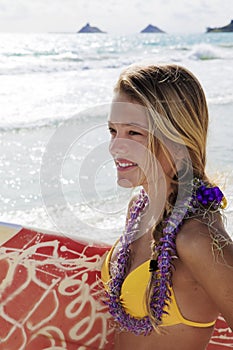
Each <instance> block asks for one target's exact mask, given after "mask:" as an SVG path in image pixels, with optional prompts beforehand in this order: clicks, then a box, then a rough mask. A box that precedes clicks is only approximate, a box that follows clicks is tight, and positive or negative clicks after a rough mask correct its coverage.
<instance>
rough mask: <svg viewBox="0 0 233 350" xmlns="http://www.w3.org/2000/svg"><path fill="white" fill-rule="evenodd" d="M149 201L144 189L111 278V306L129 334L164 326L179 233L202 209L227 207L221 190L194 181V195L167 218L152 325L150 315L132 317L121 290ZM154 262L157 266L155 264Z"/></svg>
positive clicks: (153, 267) (155, 275) (155, 269)
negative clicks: (131, 251)
mask: <svg viewBox="0 0 233 350" xmlns="http://www.w3.org/2000/svg"><path fill="white" fill-rule="evenodd" d="M148 203H149V199H148V196H147V194H146V193H145V191H144V190H141V192H140V194H139V197H138V200H137V201H136V202H135V203H134V205H133V206H132V207H131V208H130V218H129V220H128V222H127V226H126V231H125V232H124V234H123V235H122V236H121V238H120V243H121V246H120V248H119V251H118V254H117V262H116V265H117V266H116V268H115V269H114V276H113V277H112V278H111V280H110V282H109V284H108V288H109V291H108V292H106V293H107V301H106V303H107V305H108V307H109V312H110V314H111V315H112V316H113V318H114V320H115V321H116V322H117V323H118V324H119V326H120V329H121V330H124V331H129V332H132V333H134V334H135V335H140V334H143V335H148V334H150V333H151V332H152V330H153V329H154V326H155V327H157V326H159V325H160V324H161V323H162V316H163V314H165V313H166V311H164V308H165V306H166V305H167V303H168V302H169V301H170V287H171V286H172V272H173V259H174V258H177V252H176V243H175V241H176V234H177V233H178V231H179V230H180V227H181V226H182V223H183V221H184V219H185V218H187V217H188V216H190V214H191V213H192V214H193V213H196V212H198V211H199V210H201V209H207V208H210V207H211V208H213V209H214V210H217V209H218V208H220V207H223V204H224V196H223V193H222V192H221V191H220V189H219V188H218V187H210V186H209V185H206V184H205V183H204V181H203V180H200V179H197V178H194V180H193V183H192V193H191V194H190V195H189V196H187V198H185V199H184V200H183V201H180V203H176V205H175V208H174V209H173V212H172V214H171V215H170V216H169V217H168V218H166V219H165V221H164V229H163V235H162V237H161V239H160V241H159V244H158V246H157V247H156V252H157V254H158V259H157V261H156V262H155V261H154V260H152V261H151V262H152V264H151V269H150V271H151V272H152V273H153V281H154V283H153V293H152V295H153V296H152V298H151V300H150V308H151V310H152V313H153V315H154V318H155V320H156V322H155V324H154V326H153V325H152V322H151V319H150V318H149V316H145V317H143V318H136V317H133V316H131V315H129V314H128V313H127V312H126V311H125V310H124V308H123V306H122V305H121V302H120V295H121V287H122V284H123V282H124V279H125V276H126V273H127V266H128V264H129V259H130V248H129V247H130V244H131V243H132V241H133V239H134V238H135V235H136V234H137V232H138V224H139V221H140V216H141V214H142V212H143V211H144V209H145V207H146V206H147V205H148ZM153 263H154V264H153Z"/></svg>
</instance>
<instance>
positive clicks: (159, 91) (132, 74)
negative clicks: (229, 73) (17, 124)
mask: <svg viewBox="0 0 233 350" xmlns="http://www.w3.org/2000/svg"><path fill="white" fill-rule="evenodd" d="M114 91H115V92H116V93H121V94H124V95H125V96H126V97H127V98H128V99H129V100H130V101H132V102H136V103H138V104H140V105H142V106H144V107H145V109H146V110H147V111H148V121H149V139H148V148H149V150H150V151H151V152H152V153H153V154H155V155H157V154H158V152H159V151H162V152H163V154H164V155H165V157H166V159H167V161H168V162H169V163H170V164H171V166H173V168H174V164H173V163H172V160H171V157H170V155H169V152H168V150H167V149H166V146H165V145H164V143H163V142H162V140H161V139H160V138H157V137H155V136H154V135H155V134H158V132H159V133H160V134H161V135H163V136H164V137H165V138H166V139H167V140H170V141H171V142H172V143H173V144H174V145H176V146H179V145H180V144H184V145H185V147H186V149H187V150H188V154H189V157H190V160H191V162H190V164H189V165H188V164H181V167H185V166H186V167H187V166H188V167H191V168H192V172H193V176H196V177H198V178H200V179H203V180H205V181H208V179H207V176H206V173H205V166H206V142H207V129H208V108H207V103H206V98H205V94H204V91H203V89H202V87H201V85H200V83H199V81H198V80H197V78H196V77H195V76H194V75H193V74H192V73H191V72H190V71H189V70H187V69H186V68H184V67H181V66H178V65H175V64H168V65H149V66H130V67H128V68H127V69H126V70H124V71H123V72H122V74H121V75H120V77H119V80H118V82H117V84H116V86H115V90H114ZM174 130H175V131H176V132H175V133H174ZM177 170H178V169H177V168H174V171H175V172H176V171H177ZM186 171H187V169H186ZM188 171H189V169H188ZM171 180H172V181H173V183H175V181H176V180H177V178H176V179H175V177H174V178H173V179H171ZM174 201H175V195H174V194H173V196H172V197H171V198H170V202H171V203H169V204H170V207H172V206H173V205H174ZM167 214H168V209H166V208H165V211H164V216H166V215H167ZM161 235H162V229H161V222H160V223H159V224H157V225H156V226H155V227H154V230H153V243H152V259H156V256H154V254H155V249H154V247H155V246H156V244H157V243H158V240H159V238H160V237H161ZM152 278H153V277H152ZM152 284H153V283H152V281H151V282H150V284H149V286H148V294H147V308H148V313H149V316H150V317H151V319H152V321H153V314H152V312H151V310H150V300H149V298H150V297H151V293H152Z"/></svg>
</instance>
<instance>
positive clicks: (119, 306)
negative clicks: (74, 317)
mask: <svg viewBox="0 0 233 350" xmlns="http://www.w3.org/2000/svg"><path fill="white" fill-rule="evenodd" d="M207 129H208V110H207V104H206V99H205V95H204V92H203V90H202V87H201V86H200V83H199V82H198V81H197V79H196V78H195V77H194V76H193V74H192V73H191V72H189V71H188V70H187V69H185V68H183V67H180V66H177V65H157V66H154V65H150V66H145V67H144V66H131V67H129V68H127V69H126V70H125V71H124V72H123V73H122V74H121V75H120V77H119V80H118V82H117V84H116V87H115V90H114V98H113V103H112V107H111V113H110V117H109V130H110V133H111V142H110V152H111V154H112V156H113V158H114V161H115V164H116V168H117V176H118V184H119V185H121V186H124V187H137V186H141V191H140V193H139V195H138V196H136V197H135V198H133V199H132V200H131V201H130V203H129V210H128V215H127V220H126V228H125V232H124V234H123V235H122V237H121V238H120V239H119V241H118V242H117V243H116V245H115V246H114V247H113V248H112V249H111V251H110V252H109V254H108V256H107V258H106V260H105V263H104V265H103V268H102V280H103V282H104V284H105V287H106V291H107V292H106V293H107V304H108V306H109V311H110V313H111V315H112V316H113V318H114V320H115V324H116V327H117V331H116V336H115V347H114V349H115V350H128V349H134V350H204V349H205V348H206V346H207V344H208V342H209V339H210V337H211V334H212V331H213V327H214V323H215V321H216V319H217V317H218V315H219V313H221V314H222V315H223V317H224V318H225V319H226V321H227V323H228V324H229V326H230V327H231V328H233V293H232V290H233V245H232V241H231V239H230V237H229V236H228V234H227V233H226V231H225V229H224V226H223V222H222V216H221V209H222V208H224V207H225V205H226V200H225V197H224V195H223V193H222V192H221V190H220V189H219V188H218V187H217V186H216V185H214V184H213V183H212V182H211V181H210V180H209V179H208V177H207V175H206V171H205V165H206V139H207Z"/></svg>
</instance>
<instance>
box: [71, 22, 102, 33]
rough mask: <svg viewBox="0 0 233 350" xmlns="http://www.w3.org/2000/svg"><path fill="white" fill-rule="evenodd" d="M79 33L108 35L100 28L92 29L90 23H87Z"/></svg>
mask: <svg viewBox="0 0 233 350" xmlns="http://www.w3.org/2000/svg"><path fill="white" fill-rule="evenodd" d="M78 33H106V32H103V31H102V30H100V29H99V28H98V27H92V26H90V24H89V23H87V24H86V25H85V26H84V27H82V28H81V29H80V30H79V31H78Z"/></svg>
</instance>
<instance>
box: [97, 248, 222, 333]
mask: <svg viewBox="0 0 233 350" xmlns="http://www.w3.org/2000/svg"><path fill="white" fill-rule="evenodd" d="M114 247H115V246H113V247H112V249H111V250H110V251H109V252H108V255H107V257H106V259H105V261H104V263H103V266H102V270H101V279H102V281H103V283H104V285H105V288H106V289H107V288H108V287H107V283H108V281H109V280H110V278H111V277H110V272H109V268H110V262H111V256H112V252H113V249H114ZM149 263H150V260H148V261H146V262H144V263H143V264H141V265H140V266H138V267H137V268H136V269H135V270H133V271H132V272H130V273H129V274H128V276H127V277H126V279H125V281H124V282H123V284H122V288H121V298H120V302H121V304H122V306H123V307H124V309H125V311H126V312H127V313H129V314H130V315H131V316H133V317H137V318H142V317H144V316H146V315H147V309H146V302H145V294H146V293H145V292H146V288H147V285H148V283H149V279H150V272H149ZM170 291H171V300H170V303H169V305H168V306H166V308H165V310H164V311H166V312H168V314H164V315H163V318H162V326H174V325H177V324H181V323H182V324H185V325H187V326H193V327H200V328H205V327H211V326H213V325H214V324H215V321H216V320H214V321H212V322H208V323H200V322H194V321H189V320H187V319H185V318H184V317H183V316H182V314H181V312H180V310H179V308H178V305H177V302H176V298H175V294H174V291H173V289H172V288H171V289H170Z"/></svg>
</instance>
